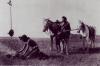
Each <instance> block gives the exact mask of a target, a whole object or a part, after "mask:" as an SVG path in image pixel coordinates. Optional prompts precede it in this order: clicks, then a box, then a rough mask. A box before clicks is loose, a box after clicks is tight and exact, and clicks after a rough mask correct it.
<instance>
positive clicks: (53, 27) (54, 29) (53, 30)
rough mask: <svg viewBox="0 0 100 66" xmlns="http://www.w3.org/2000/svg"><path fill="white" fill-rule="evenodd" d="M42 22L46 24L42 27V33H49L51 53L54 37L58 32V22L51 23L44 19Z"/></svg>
mask: <svg viewBox="0 0 100 66" xmlns="http://www.w3.org/2000/svg"><path fill="white" fill-rule="evenodd" d="M44 21H45V22H46V23H45V25H44V28H43V32H46V31H50V40H51V51H52V50H54V49H53V43H54V41H53V40H54V37H55V36H56V35H57V33H58V32H59V31H60V26H59V25H58V24H59V22H53V21H51V20H50V19H45V20H44Z"/></svg>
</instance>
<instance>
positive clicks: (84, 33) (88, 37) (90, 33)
mask: <svg viewBox="0 0 100 66" xmlns="http://www.w3.org/2000/svg"><path fill="white" fill-rule="evenodd" d="M78 33H80V35H81V37H82V41H83V49H85V48H86V49H87V51H88V50H89V48H90V46H91V47H93V45H94V47H95V44H94V42H95V35H96V30H95V28H94V27H93V26H89V25H87V24H84V23H83V22H82V21H80V26H79V30H78ZM85 42H86V43H87V44H86V43H85ZM86 45H87V46H86Z"/></svg>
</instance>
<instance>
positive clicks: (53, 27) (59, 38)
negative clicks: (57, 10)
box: [43, 19, 69, 54]
mask: <svg viewBox="0 0 100 66" xmlns="http://www.w3.org/2000/svg"><path fill="white" fill-rule="evenodd" d="M45 22H46V24H45V25H44V29H43V32H46V31H48V30H50V31H51V32H52V33H53V35H50V38H51V49H52V47H53V38H54V37H55V40H56V48H57V51H58V52H60V51H61V47H60V42H62V44H63V53H66V47H67V46H68V41H69V40H68V39H69V37H67V34H63V33H62V32H60V31H61V30H62V29H61V27H62V26H61V22H52V21H51V20H50V19H45ZM67 54H68V48H67Z"/></svg>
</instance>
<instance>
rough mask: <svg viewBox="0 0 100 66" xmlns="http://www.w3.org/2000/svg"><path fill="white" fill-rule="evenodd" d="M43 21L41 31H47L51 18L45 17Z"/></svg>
mask: <svg viewBox="0 0 100 66" xmlns="http://www.w3.org/2000/svg"><path fill="white" fill-rule="evenodd" d="M44 22H45V23H44V28H43V32H46V31H48V29H49V27H50V24H51V20H49V19H45V20H44Z"/></svg>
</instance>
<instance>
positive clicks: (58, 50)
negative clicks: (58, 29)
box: [55, 37, 61, 52]
mask: <svg viewBox="0 0 100 66" xmlns="http://www.w3.org/2000/svg"><path fill="white" fill-rule="evenodd" d="M55 40H56V48H57V52H60V51H61V47H60V39H59V38H58V37H56V38H55Z"/></svg>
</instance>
